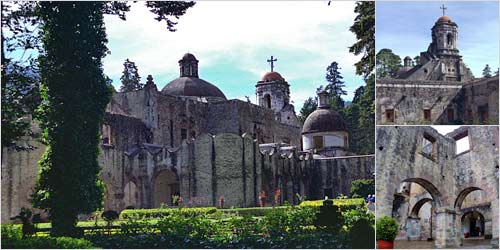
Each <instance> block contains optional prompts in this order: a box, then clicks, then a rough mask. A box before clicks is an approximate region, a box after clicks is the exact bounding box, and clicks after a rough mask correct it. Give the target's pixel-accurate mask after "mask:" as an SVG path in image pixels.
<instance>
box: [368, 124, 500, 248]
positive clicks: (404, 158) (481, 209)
mask: <svg viewBox="0 0 500 250" xmlns="http://www.w3.org/2000/svg"><path fill="white" fill-rule="evenodd" d="M498 136H499V134H498V126H464V127H460V128H458V129H456V130H454V131H452V132H450V133H448V134H446V135H441V134H439V133H438V132H437V131H436V130H435V129H433V128H432V127H428V126H380V127H378V128H377V140H376V144H377V145H376V147H377V149H376V150H377V153H376V158H377V159H376V160H377V172H376V175H377V183H376V193H377V215H376V216H377V218H379V217H382V216H390V217H393V218H395V219H397V220H398V222H399V225H400V227H399V233H398V236H397V238H396V239H397V240H410V241H418V240H421V241H427V240H434V243H435V246H436V247H438V248H457V247H459V246H461V245H463V244H464V242H465V241H467V240H469V239H472V240H476V241H477V240H478V239H481V238H482V237H484V239H486V240H491V241H490V242H491V248H497V249H498V230H499V227H498V224H499V220H500V218H499V200H498V195H499V190H498V181H499V180H498V174H499V172H498V171H499V170H498V161H499V159H498V140H499V139H498V138H499V137H498Z"/></svg>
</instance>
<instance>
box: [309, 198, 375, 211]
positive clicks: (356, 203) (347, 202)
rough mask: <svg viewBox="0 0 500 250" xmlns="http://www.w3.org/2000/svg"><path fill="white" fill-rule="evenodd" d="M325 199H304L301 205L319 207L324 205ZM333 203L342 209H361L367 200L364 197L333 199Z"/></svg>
mask: <svg viewBox="0 0 500 250" xmlns="http://www.w3.org/2000/svg"><path fill="white" fill-rule="evenodd" d="M323 201H324V200H314V201H303V202H301V203H300V205H299V206H313V207H318V206H322V205H323ZM333 205H335V206H338V207H339V208H340V210H341V211H346V210H351V209H361V208H363V207H365V200H364V199H363V198H351V199H333Z"/></svg>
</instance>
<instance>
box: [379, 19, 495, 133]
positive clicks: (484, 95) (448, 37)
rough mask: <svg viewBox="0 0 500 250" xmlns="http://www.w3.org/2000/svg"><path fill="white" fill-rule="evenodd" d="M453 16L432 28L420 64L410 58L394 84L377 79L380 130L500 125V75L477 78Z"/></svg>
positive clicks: (438, 21)
mask: <svg viewBox="0 0 500 250" xmlns="http://www.w3.org/2000/svg"><path fill="white" fill-rule="evenodd" d="M457 43H458V25H457V24H456V23H455V22H453V21H452V20H451V18H450V17H448V16H442V17H440V18H439V19H438V20H437V21H436V23H435V24H434V26H433V27H432V42H431V43H430V45H429V47H428V48H427V51H425V52H421V53H420V56H419V61H418V62H415V65H413V64H414V62H413V61H412V59H411V58H410V57H408V56H407V57H405V59H404V66H403V68H401V70H400V71H399V72H398V73H397V76H396V77H395V78H384V79H377V98H376V100H377V101H376V109H377V124H400V125H403V124H498V85H499V78H498V75H497V76H494V77H491V78H475V77H474V76H473V75H472V72H471V71H470V69H469V68H467V66H466V65H465V63H464V62H463V60H462V56H461V55H460V53H459V50H458V45H457Z"/></svg>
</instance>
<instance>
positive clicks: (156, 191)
mask: <svg viewBox="0 0 500 250" xmlns="http://www.w3.org/2000/svg"><path fill="white" fill-rule="evenodd" d="M179 194H180V186H179V176H178V175H177V173H176V172H175V171H172V170H169V169H165V170H161V171H159V172H158V173H157V174H156V175H155V176H154V177H153V207H160V206H161V204H162V203H163V204H167V205H169V206H173V205H175V204H173V199H172V196H173V195H179Z"/></svg>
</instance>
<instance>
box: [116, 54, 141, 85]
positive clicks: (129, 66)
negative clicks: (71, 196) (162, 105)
mask: <svg viewBox="0 0 500 250" xmlns="http://www.w3.org/2000/svg"><path fill="white" fill-rule="evenodd" d="M120 80H121V82H122V86H121V87H120V91H121V92H130V91H134V90H139V89H142V88H143V87H144V84H142V83H141V77H140V76H139V71H138V70H137V66H136V65H135V62H132V61H130V60H129V59H128V58H127V60H125V62H124V63H123V74H122V76H121V77H120Z"/></svg>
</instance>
